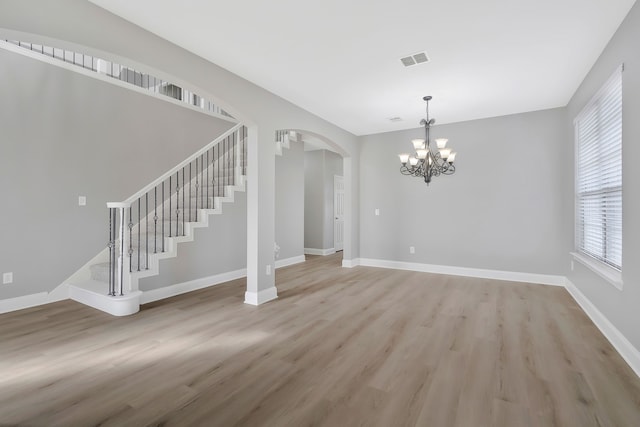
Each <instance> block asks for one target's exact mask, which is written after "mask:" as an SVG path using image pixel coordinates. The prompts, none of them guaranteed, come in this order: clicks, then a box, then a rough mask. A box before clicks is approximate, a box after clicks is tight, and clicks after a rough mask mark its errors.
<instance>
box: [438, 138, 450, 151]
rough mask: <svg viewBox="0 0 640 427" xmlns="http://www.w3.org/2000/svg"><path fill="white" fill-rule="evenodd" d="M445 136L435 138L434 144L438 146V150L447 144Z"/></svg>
mask: <svg viewBox="0 0 640 427" xmlns="http://www.w3.org/2000/svg"><path fill="white" fill-rule="evenodd" d="M447 141H449V140H448V139H447V138H436V145H437V146H438V150H440V149H442V148H444V147H445V146H446V145H447Z"/></svg>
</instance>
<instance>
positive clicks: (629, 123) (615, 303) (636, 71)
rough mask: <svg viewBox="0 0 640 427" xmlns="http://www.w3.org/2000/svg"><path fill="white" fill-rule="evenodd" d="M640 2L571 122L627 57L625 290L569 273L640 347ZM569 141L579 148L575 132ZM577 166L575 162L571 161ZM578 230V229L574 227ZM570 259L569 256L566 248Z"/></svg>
mask: <svg viewBox="0 0 640 427" xmlns="http://www.w3.org/2000/svg"><path fill="white" fill-rule="evenodd" d="M639 41H640V3H636V4H635V5H634V6H633V7H632V9H631V11H630V12H629V14H628V15H627V17H626V19H625V20H624V22H623V23H622V25H621V26H620V28H619V29H618V31H617V32H616V34H615V35H614V36H613V38H612V39H611V41H610V42H609V44H608V45H607V47H606V49H605V50H604V52H603V53H602V54H601V55H600V58H599V59H598V61H597V62H596V64H595V65H594V67H593V68H592V69H591V71H590V72H589V74H588V75H587V77H586V78H585V80H584V81H583V82H582V84H581V85H580V87H579V88H578V90H577V91H576V93H575V94H574V96H573V98H572V99H571V102H570V103H569V105H568V107H567V110H568V114H567V120H566V127H567V130H568V132H570V133H571V135H573V119H574V118H575V117H576V115H577V114H578V113H579V112H580V111H581V110H582V108H583V107H584V105H585V104H586V103H587V102H588V101H589V100H590V99H591V97H592V96H593V95H595V93H596V92H597V91H598V90H599V89H600V87H601V86H602V85H603V84H604V82H605V81H606V80H607V79H608V78H609V77H610V76H611V74H613V72H614V70H615V69H616V67H618V66H619V65H620V64H622V63H624V65H625V71H624V73H623V75H622V152H623V157H622V170H623V173H622V180H623V182H622V197H623V204H622V215H623V236H622V280H623V282H624V287H623V290H622V291H619V290H618V289H616V288H614V287H613V286H612V285H611V284H609V283H608V282H605V281H604V280H602V279H601V278H600V276H597V275H596V274H595V273H593V272H591V270H589V269H587V268H586V267H584V266H583V265H581V264H579V263H577V262H576V263H575V270H574V271H573V272H569V273H568V277H569V279H570V280H571V281H572V282H573V283H574V284H575V285H576V286H577V287H578V289H580V291H582V293H583V294H584V295H585V296H586V297H587V298H589V300H591V302H592V303H593V304H594V305H595V306H596V307H597V308H598V309H599V310H600V311H601V312H602V313H603V314H604V315H605V316H606V317H607V318H608V319H609V320H610V321H611V322H612V323H613V324H614V325H615V326H616V327H617V328H618V329H619V330H620V331H621V332H622V333H623V334H624V335H625V336H626V337H627V339H629V341H631V343H632V344H633V345H634V346H635V347H636V348H637V349H640V328H638V325H639V324H640V286H639V284H640V263H638V260H639V259H640V223H639V222H638V218H640V168H638V163H639V162H640V144H639V142H640V120H638V117H640V49H639V48H638V46H639ZM566 144H567V145H568V146H569V147H571V149H572V150H573V148H574V142H573V138H572V137H570V138H568V139H567V141H566ZM567 167H569V168H570V169H571V170H572V173H573V162H571V163H570V164H569V163H568V162H567ZM568 184H569V188H568V190H567V192H568V193H570V197H567V201H568V202H567V205H566V207H565V208H566V209H567V210H570V211H571V212H573V191H574V189H573V182H572V181H570V182H569V183H568ZM572 231H573V230H572ZM563 258H564V261H565V263H566V264H568V263H569V256H568V255H567V254H564V257H563Z"/></svg>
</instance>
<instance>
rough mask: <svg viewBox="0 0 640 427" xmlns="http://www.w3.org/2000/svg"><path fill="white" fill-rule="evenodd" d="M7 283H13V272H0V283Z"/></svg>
mask: <svg viewBox="0 0 640 427" xmlns="http://www.w3.org/2000/svg"><path fill="white" fill-rule="evenodd" d="M9 283H13V273H12V272H9V273H2V284H3V285H8V284H9Z"/></svg>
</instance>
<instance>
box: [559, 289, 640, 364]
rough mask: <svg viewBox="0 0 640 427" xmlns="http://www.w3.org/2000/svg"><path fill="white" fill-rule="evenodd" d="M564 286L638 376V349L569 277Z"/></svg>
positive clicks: (639, 358) (639, 361) (639, 356)
mask: <svg viewBox="0 0 640 427" xmlns="http://www.w3.org/2000/svg"><path fill="white" fill-rule="evenodd" d="M565 287H566V288H567V291H569V294H571V296H572V297H573V299H574V300H575V301H576V302H577V303H578V305H579V306H580V307H581V308H582V310H583V311H584V312H585V313H586V314H587V316H589V318H590V319H591V321H592V322H593V323H594V324H595V325H596V327H597V328H598V329H600V332H602V334H603V335H604V336H605V337H606V338H607V339H608V340H609V342H610V343H611V345H613V347H614V348H615V349H616V350H617V351H618V353H619V354H620V356H622V358H623V359H624V360H625V361H626V362H627V364H629V366H630V367H631V369H633V371H634V372H635V373H636V375H637V376H638V377H640V351H638V349H637V348H635V347H634V346H633V344H631V342H629V340H628V339H627V338H626V337H625V336H624V335H622V332H620V330H618V328H616V327H615V326H614V325H613V324H612V323H611V322H610V321H609V319H607V318H606V317H605V315H604V314H602V312H601V311H600V310H598V308H597V307H596V306H595V305H593V303H592V302H591V301H590V300H589V299H588V298H587V297H586V296H585V295H584V294H583V293H582V292H580V290H579V289H578V288H577V287H576V285H574V284H573V283H572V282H571V281H570V280H569V279H566V283H565Z"/></svg>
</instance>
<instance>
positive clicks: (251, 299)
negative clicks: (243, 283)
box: [244, 286, 278, 305]
mask: <svg viewBox="0 0 640 427" xmlns="http://www.w3.org/2000/svg"><path fill="white" fill-rule="evenodd" d="M276 298H278V290H277V289H276V287H275V286H272V287H270V288H267V289H263V290H261V291H259V292H245V293H244V303H245V304H249V305H260V304H264V303H265V302H269V301H271V300H274V299H276Z"/></svg>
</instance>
